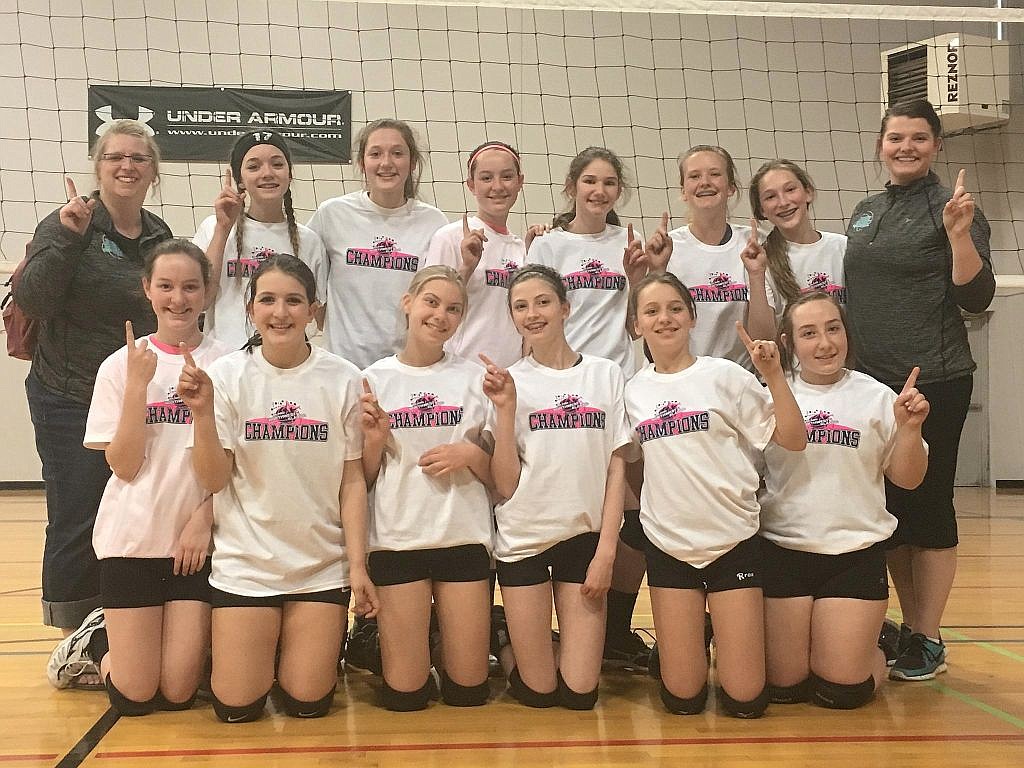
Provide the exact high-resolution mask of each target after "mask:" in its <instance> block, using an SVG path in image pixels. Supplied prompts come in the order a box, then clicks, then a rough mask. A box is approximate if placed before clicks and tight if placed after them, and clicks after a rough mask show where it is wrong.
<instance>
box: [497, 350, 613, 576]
mask: <svg viewBox="0 0 1024 768" xmlns="http://www.w3.org/2000/svg"><path fill="white" fill-rule="evenodd" d="M508 371H509V373H510V374H512V378H513V380H514V381H515V385H516V422H515V429H516V445H517V448H518V450H519V459H520V461H521V462H522V471H521V473H520V475H519V485H518V486H517V488H516V492H515V493H513V494H512V498H511V499H508V500H507V501H505V502H504V503H502V504H499V505H498V506H497V508H496V509H495V519H496V521H497V534H496V536H495V544H494V555H495V557H496V558H498V559H499V560H502V561H505V562H515V561H517V560H522V559H523V558H526V557H531V556H533V555H537V554H540V553H541V552H544V551H545V550H548V549H550V548H551V547H553V546H554V545H555V544H557V543H559V542H561V541H565V540H567V539H571V538H572V537H573V536H578V535H579V534H581V533H586V532H588V531H600V530H601V517H602V512H603V509H604V491H605V484H606V480H607V477H608V464H609V462H610V460H611V455H612V452H613V451H614V450H615V449H616V448H619V447H620V446H623V445H627V444H628V443H629V428H628V426H627V424H626V415H625V412H624V410H623V403H622V392H623V377H622V370H621V368H619V366H618V365H617V364H616V363H613V362H612V361H610V360H607V359H605V358H603V357H592V356H590V355H583V356H582V360H581V361H580V362H579V363H578V364H577V365H574V366H573V367H572V368H566V369H565V370H555V369H553V368H547V367H545V366H543V365H541V364H540V363H538V362H537V361H536V360H534V359H533V357H524V358H523V359H522V360H520V361H519V362H518V363H516V364H515V365H513V366H512V367H511V368H509V369H508ZM494 423H495V412H494V408H493V407H492V408H491V409H490V411H489V416H488V431H490V432H492V433H493V432H494Z"/></svg>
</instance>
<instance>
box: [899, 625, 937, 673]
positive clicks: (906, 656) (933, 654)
mask: <svg viewBox="0 0 1024 768" xmlns="http://www.w3.org/2000/svg"><path fill="white" fill-rule="evenodd" d="M945 671H946V646H945V645H943V644H942V643H941V642H938V643H937V642H935V641H934V640H929V639H928V638H927V637H925V636H924V635H922V634H921V633H919V632H915V633H914V634H912V635H911V636H910V641H909V643H908V644H907V649H906V650H905V651H904V652H903V653H901V654H900V657H899V658H898V659H896V663H895V664H894V665H893V667H892V671H890V672H889V679H890V680H932V679H934V677H935V675H937V674H939V673H940V672H945Z"/></svg>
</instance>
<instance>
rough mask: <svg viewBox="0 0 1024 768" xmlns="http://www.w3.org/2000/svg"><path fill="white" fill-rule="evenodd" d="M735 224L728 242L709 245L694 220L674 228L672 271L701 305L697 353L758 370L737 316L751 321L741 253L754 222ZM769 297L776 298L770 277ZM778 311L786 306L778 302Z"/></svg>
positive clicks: (694, 339)
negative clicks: (738, 330)
mask: <svg viewBox="0 0 1024 768" xmlns="http://www.w3.org/2000/svg"><path fill="white" fill-rule="evenodd" d="M730 226H732V237H731V238H729V242H727V243H726V244H725V245H706V244H705V243H702V242H701V241H700V240H698V239H697V238H696V237H694V236H693V235H691V234H690V228H689V227H688V226H684V227H680V228H679V229H674V230H672V231H671V232H669V236H670V237H671V238H672V258H671V259H669V262H668V271H669V272H671V273H672V274H674V275H675V276H676V277H678V278H679V279H680V280H682V281H683V284H684V285H686V287H687V288H689V289H690V295H691V296H693V300H694V302H695V303H696V305H697V325H696V326H695V327H694V329H693V330H692V331H690V351H691V352H692V353H693V354H694V355H708V356H709V357H723V358H725V359H726V360H732V361H733V362H734V363H739V364H740V365H742V366H743V367H744V368H746V369H747V370H748V371H751V372H753V371H754V370H755V369H754V364H753V363H752V362H751V360H750V355H748V354H747V348H746V347H745V346H743V342H742V341H740V339H739V337H738V336H737V335H736V322H737V321H739V322H741V323H742V322H745V319H746V317H745V316H746V313H747V305H748V304H749V303H750V287H749V282H750V280H749V277H748V275H747V270H746V267H744V266H743V259H741V258H740V254H741V253H742V252H743V249H744V248H746V246H747V242H748V241H749V240H750V227H744V226H736V225H730ZM766 288H767V292H768V303H769V305H772V306H773V307H774V305H775V303H776V299H775V297H774V292H773V291H772V289H771V284H770V281H768V279H767V278H766ZM776 310H777V311H781V310H780V309H778V308H776Z"/></svg>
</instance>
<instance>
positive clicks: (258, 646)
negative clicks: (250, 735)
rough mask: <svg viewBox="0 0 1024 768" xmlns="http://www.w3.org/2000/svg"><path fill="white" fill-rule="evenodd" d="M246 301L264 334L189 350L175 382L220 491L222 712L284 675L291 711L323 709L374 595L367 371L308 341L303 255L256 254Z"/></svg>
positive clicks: (247, 708)
mask: <svg viewBox="0 0 1024 768" xmlns="http://www.w3.org/2000/svg"><path fill="white" fill-rule="evenodd" d="M246 308H247V310H248V312H249V317H250V320H251V321H252V323H253V325H255V327H256V331H257V334H258V338H256V339H254V341H253V342H250V345H248V347H247V349H244V350H241V351H239V352H235V353H232V354H230V355H228V356H226V357H224V358H222V359H221V360H219V361H217V363H216V364H215V365H213V366H212V367H211V368H210V370H209V373H208V374H207V373H206V372H204V371H203V370H202V369H200V368H199V367H198V366H197V365H195V363H194V362H192V361H191V360H188V359H186V362H187V364H186V367H185V369H184V370H183V371H182V375H181V383H180V385H179V388H178V389H179V392H180V393H181V395H182V397H183V398H184V399H185V402H186V403H187V404H188V405H189V406H190V407H191V408H192V413H193V416H194V425H193V430H194V437H193V448H192V463H193V466H194V467H195V469H196V473H197V474H198V475H199V476H200V479H201V480H202V482H203V484H204V485H205V486H206V487H207V488H209V489H211V490H213V491H215V493H216V495H215V496H214V522H215V527H214V537H213V538H214V554H213V566H212V573H211V575H210V584H211V586H212V587H213V591H212V603H213V677H212V681H211V682H212V688H213V695H214V708H215V709H216V711H217V715H218V716H219V717H220V718H221V719H222V720H224V721H225V722H230V723H237V722H246V721H248V720H255V719H256V718H258V717H259V716H260V715H261V714H262V712H263V706H264V703H265V701H266V698H267V695H268V693H270V690H271V686H272V685H273V683H274V680H275V677H276V680H277V693H278V695H279V699H280V706H281V708H282V709H283V710H284V711H285V712H287V713H288V714H289V715H292V716H293V717H320V716H322V715H325V714H327V712H328V710H329V708H330V705H331V702H332V700H333V697H334V688H335V685H336V682H337V665H338V656H339V652H340V650H341V639H342V637H343V636H344V630H345V621H346V606H347V605H348V603H349V600H350V597H351V595H352V593H353V592H354V593H355V596H356V599H355V610H356V612H357V613H361V612H363V613H365V612H371V613H372V612H373V611H374V610H375V602H376V599H375V597H374V596H373V587H372V585H371V584H370V583H369V579H368V577H367V575H366V568H365V563H364V559H365V556H364V548H365V536H366V483H365V481H364V480H363V469H362V464H361V462H360V456H361V453H362V441H361V437H360V432H359V416H360V407H359V371H358V370H357V369H356V368H355V366H353V365H352V364H351V363H349V362H347V361H345V360H342V359H341V358H339V357H336V356H335V355H332V354H330V353H329V352H327V351H326V350H323V349H320V348H318V347H311V346H310V345H309V343H308V342H307V341H306V337H305V332H304V331H305V328H306V324H307V323H309V322H310V320H311V319H312V317H313V312H314V311H315V309H316V285H315V280H314V278H313V273H312V272H311V271H310V269H309V267H307V266H306V265H305V264H304V263H303V262H302V261H300V260H299V259H297V258H295V257H294V256H287V255H277V256H273V257H271V258H269V259H268V260H267V261H265V262H263V263H262V264H261V265H260V267H259V269H257V271H256V274H255V275H254V276H253V279H252V282H251V283H250V286H249V292H248V301H247V303H246ZM350 585H351V592H350V590H349V586H350Z"/></svg>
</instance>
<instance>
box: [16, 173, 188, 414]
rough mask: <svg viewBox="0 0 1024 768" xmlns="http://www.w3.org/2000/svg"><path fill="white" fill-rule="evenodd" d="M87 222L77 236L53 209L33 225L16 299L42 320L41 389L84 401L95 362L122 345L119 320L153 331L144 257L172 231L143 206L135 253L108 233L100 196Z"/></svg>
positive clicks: (36, 370)
mask: <svg viewBox="0 0 1024 768" xmlns="http://www.w3.org/2000/svg"><path fill="white" fill-rule="evenodd" d="M93 197H95V198H96V208H95V210H94V211H93V215H92V223H91V224H90V226H89V229H88V230H87V231H86V233H85V236H84V237H79V236H78V235H77V234H75V233H74V232H72V231H71V230H70V229H68V228H67V227H65V226H64V225H63V224H61V223H60V209H57V210H56V211H54V212H53V213H51V214H50V215H49V216H47V217H46V218H45V219H43V220H42V221H41V222H39V225H38V226H37V227H36V231H35V234H34V235H33V236H32V245H31V246H30V247H29V252H28V263H27V264H26V265H25V271H24V272H23V273H22V277H21V282H20V284H19V285H18V290H17V293H16V294H15V297H14V299H15V301H17V302H18V306H19V307H21V309H22V311H24V312H25V314H26V315H28V316H29V317H31V318H34V319H36V320H40V321H41V324H40V330H39V342H38V345H37V346H36V350H35V353H34V354H33V356H32V373H33V374H34V375H35V376H36V377H37V378H38V379H39V383H40V384H42V385H43V387H45V388H46V389H48V390H50V391H51V392H54V393H56V394H58V395H62V396H63V397H66V398H68V399H69V400H73V401H75V402H78V403H82V404H84V405H88V404H89V402H90V401H91V400H92V390H93V387H94V386H95V384H96V371H97V370H98V369H99V367H100V363H102V362H103V361H104V360H106V359H107V357H109V356H110V355H111V354H112V353H113V352H115V351H116V350H118V349H120V348H121V347H123V346H124V323H125V320H131V321H132V325H133V326H134V330H135V335H136V336H142V335H143V334H147V333H152V332H153V331H155V330H156V317H155V316H154V315H153V308H152V306H151V305H150V303H149V300H148V299H147V298H146V295H145V293H143V291H142V260H143V258H144V256H145V254H146V253H148V252H149V251H150V250H151V249H152V248H153V247H155V246H156V245H157V244H158V243H160V242H162V241H164V240H167V239H168V238H170V237H171V230H170V229H169V228H168V226H167V224H165V223H164V221H163V219H161V218H160V217H159V216H157V215H155V214H152V213H150V212H149V211H147V210H146V209H143V210H142V236H141V237H140V238H139V255H138V257H137V258H134V257H131V256H127V255H125V254H124V253H123V252H122V251H121V249H120V247H118V245H117V243H116V242H115V241H114V240H113V239H112V238H117V237H120V236H118V235H117V234H116V230H115V229H114V224H113V222H112V221H111V219H110V214H109V213H108V212H107V209H106V208H105V207H104V206H103V203H101V202H100V201H99V196H98V194H97V193H93Z"/></svg>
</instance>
